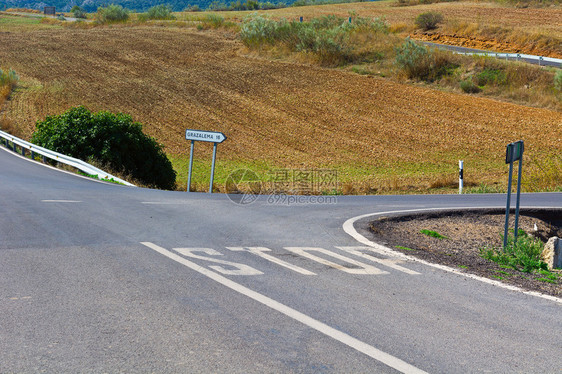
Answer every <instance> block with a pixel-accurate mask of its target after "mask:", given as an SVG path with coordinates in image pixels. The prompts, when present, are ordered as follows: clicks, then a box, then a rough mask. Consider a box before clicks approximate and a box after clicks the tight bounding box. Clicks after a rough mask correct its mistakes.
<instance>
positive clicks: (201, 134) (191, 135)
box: [185, 129, 226, 193]
mask: <svg viewBox="0 0 562 374" xmlns="http://www.w3.org/2000/svg"><path fill="white" fill-rule="evenodd" d="M185 138H186V139H187V140H191V151H190V152H189V171H188V174H187V192H190V191H191V171H192V169H193V149H194V148H195V142H196V141H199V142H209V143H213V161H212V164H211V184H210V187H209V193H213V179H214V176H215V159H216V157H217V144H218V143H222V142H224V141H225V140H226V136H225V135H224V134H223V133H222V132H214V131H202V130H190V129H187V130H185Z"/></svg>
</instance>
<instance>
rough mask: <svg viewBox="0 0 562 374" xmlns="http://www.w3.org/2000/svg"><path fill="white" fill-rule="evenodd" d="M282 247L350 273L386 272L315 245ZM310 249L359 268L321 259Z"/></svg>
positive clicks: (378, 273) (386, 272)
mask: <svg viewBox="0 0 562 374" xmlns="http://www.w3.org/2000/svg"><path fill="white" fill-rule="evenodd" d="M284 248H285V249H286V250H288V251H290V252H293V253H296V254H297V255H299V256H303V257H306V258H308V259H311V260H313V261H316V262H319V263H321V264H323V265H327V266H330V267H332V268H334V269H338V270H341V271H344V272H346V273H350V274H376V275H380V274H388V271H384V270H380V269H377V268H376V267H374V266H371V265H367V264H364V263H362V262H359V261H355V260H353V259H351V258H349V257H345V256H342V255H340V254H338V253H334V252H332V251H328V250H326V249H324V248H317V247H284ZM312 251H314V252H319V253H322V254H325V255H327V256H330V257H333V258H337V259H338V260H341V261H344V262H347V263H349V264H352V265H355V266H357V267H359V269H356V268H348V267H345V266H343V265H340V264H336V263H335V262H332V261H328V260H326V259H323V258H322V257H318V256H315V255H313V254H311V253H309V252H312Z"/></svg>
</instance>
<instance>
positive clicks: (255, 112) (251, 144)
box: [0, 4, 562, 193]
mask: <svg viewBox="0 0 562 374" xmlns="http://www.w3.org/2000/svg"><path fill="white" fill-rule="evenodd" d="M359 5H361V4H359ZM0 43H1V45H2V48H0V65H2V66H6V67H10V68H13V69H15V70H16V71H17V72H18V74H19V75H20V77H21V82H20V86H19V87H18V88H17V90H16V91H15V92H14V94H13V95H12V97H11V99H10V100H9V101H8V102H7V103H6V105H5V106H4V107H3V108H2V112H1V113H0V121H2V122H1V125H2V127H4V128H10V129H11V130H12V131H13V132H17V133H19V134H20V135H22V136H23V137H24V138H29V137H30V135H31V134H32V132H33V130H34V125H35V122H36V121H37V120H40V119H43V118H44V117H45V116H46V115H49V114H59V113H62V112H63V111H65V110H67V109H69V108H70V107H72V106H76V105H85V106H87V107H88V108H89V109H91V110H94V111H98V110H110V111H114V112H125V113H129V114H131V115H132V116H133V118H134V119H135V120H137V121H139V122H141V123H143V124H144V129H145V132H147V133H148V134H150V135H152V136H154V137H155V138H156V139H157V140H158V141H159V142H160V143H163V144H164V145H165V147H166V148H165V150H166V152H167V153H168V154H169V155H170V156H171V158H172V159H173V160H174V163H175V166H176V169H177V170H178V171H179V172H180V173H179V185H180V187H181V186H182V185H183V184H184V183H185V180H186V177H187V175H186V174H187V172H186V169H187V165H186V163H187V158H188V154H189V143H188V142H187V141H186V140H185V137H184V133H185V129H187V128H192V129H201V130H211V131H221V132H223V133H225V134H226V135H227V137H228V140H227V141H226V142H224V143H223V144H221V145H220V146H219V155H218V157H219V159H218V163H217V175H216V181H217V185H220V184H221V183H223V182H224V180H225V179H226V176H227V175H228V174H229V173H230V172H232V171H233V169H235V168H237V167H249V168H251V169H254V170H255V171H256V172H258V173H262V174H266V173H267V171H270V170H272V169H275V168H295V169H313V168H333V169H336V170H338V178H339V181H340V186H342V187H343V188H344V189H345V190H347V191H346V192H353V191H355V192H360V193H361V192H384V191H392V192H400V191H403V190H412V191H425V190H426V189H427V188H428V187H430V186H433V187H439V186H440V185H441V184H445V185H447V184H453V185H454V183H455V179H456V173H457V165H458V160H461V159H462V160H464V161H465V169H466V170H465V175H466V178H467V180H468V181H469V182H472V183H473V184H476V185H479V184H488V185H494V184H495V185H496V186H500V185H502V184H505V182H506V181H505V180H506V179H507V177H506V175H507V169H506V167H505V164H504V152H505V145H506V144H507V143H509V142H512V141H515V140H519V139H523V140H524V141H525V146H526V159H527V161H531V163H533V162H536V163H540V162H543V161H544V160H549V159H551V158H552V157H554V156H555V155H557V154H558V153H559V144H560V142H561V141H562V114H561V113H559V112H556V111H552V110H545V109H536V108H529V107H525V106H519V105H514V104H510V103H504V102H499V101H494V100H489V99H484V98H478V97H473V96H470V95H463V94H455V93H445V92H441V91H436V90H431V89H428V88H426V87H423V86H419V85H418V86H415V85H408V84H401V83H396V82H392V81H389V80H385V79H383V78H376V77H366V76H360V75H356V74H352V73H349V72H346V71H342V70H337V69H324V68H320V67H316V66H311V65H307V64H298V63H288V62H281V61H271V60H267V59H265V58H258V57H255V56H252V55H250V54H248V53H247V51H245V50H244V48H243V46H242V45H241V43H240V42H239V41H238V40H237V39H236V37H235V35H234V34H232V33H229V32H223V31H197V30H195V29H191V28H168V27H154V26H146V25H145V26H143V25H137V26H127V27H99V28H92V29H85V30H80V29H55V28H53V29H37V30H27V31H26V32H25V33H22V32H2V33H0ZM210 154H211V147H207V146H204V145H200V144H198V145H197V152H196V158H197V160H198V162H197V163H196V175H195V176H194V178H195V181H196V183H197V184H198V185H199V186H200V188H206V187H205V186H206V183H207V182H206V181H207V180H208V167H207V165H208V163H210ZM183 187H185V186H183Z"/></svg>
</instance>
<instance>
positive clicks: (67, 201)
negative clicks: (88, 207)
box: [41, 200, 81, 203]
mask: <svg viewBox="0 0 562 374" xmlns="http://www.w3.org/2000/svg"><path fill="white" fill-rule="evenodd" d="M41 202H42V203H81V201H79V200H41Z"/></svg>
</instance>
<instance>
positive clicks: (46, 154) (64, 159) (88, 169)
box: [0, 130, 136, 187]
mask: <svg viewBox="0 0 562 374" xmlns="http://www.w3.org/2000/svg"><path fill="white" fill-rule="evenodd" d="M0 141H1V143H2V144H4V145H5V146H6V147H7V148H10V149H12V150H13V151H14V152H17V151H16V149H17V148H16V145H17V146H19V147H20V148H21V154H22V155H23V156H25V150H26V149H27V150H29V151H30V152H31V156H32V157H31V158H32V159H34V155H35V154H39V155H41V156H43V158H49V159H51V160H54V161H57V162H60V163H61V164H65V165H69V166H72V167H75V168H76V169H78V170H80V171H82V172H84V173H86V174H88V175H95V176H97V177H98V178H99V179H102V180H103V179H107V180H111V179H113V180H114V181H116V182H119V183H122V184H124V185H126V186H130V187H136V186H135V185H134V184H131V183H129V182H127V181H124V180H123V179H120V178H117V177H116V176H113V175H111V174H108V173H106V172H105V171H103V170H101V169H98V168H97V167H95V166H92V165H90V164H88V163H87V162H85V161H82V160H79V159H77V158H74V157H70V156H66V155H63V154H61V153H58V152H55V151H51V150H50V149H47V148H43V147H39V146H38V145H35V144H32V143H29V142H26V141H25V140H22V139H20V138H17V137H15V136H13V135H10V134H8V133H7V132H4V131H1V130H0ZM10 142H11V143H12V146H11V147H10Z"/></svg>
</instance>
